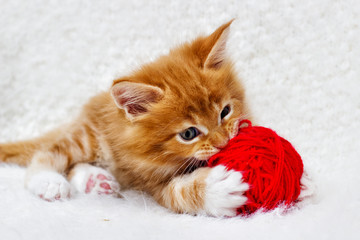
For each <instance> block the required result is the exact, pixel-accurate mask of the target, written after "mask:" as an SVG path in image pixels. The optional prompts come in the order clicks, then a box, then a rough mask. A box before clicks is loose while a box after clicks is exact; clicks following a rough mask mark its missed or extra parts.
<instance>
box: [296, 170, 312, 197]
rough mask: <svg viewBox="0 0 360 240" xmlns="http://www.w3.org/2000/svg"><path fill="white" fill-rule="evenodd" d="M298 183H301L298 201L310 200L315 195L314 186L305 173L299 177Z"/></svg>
mask: <svg viewBox="0 0 360 240" xmlns="http://www.w3.org/2000/svg"><path fill="white" fill-rule="evenodd" d="M300 183H301V192H300V195H299V200H304V199H307V198H310V197H312V196H313V195H314V194H315V192H316V190H315V189H316V186H315V184H314V182H313V181H312V179H311V178H310V176H309V175H308V174H307V173H306V172H303V175H302V176H301V179H300Z"/></svg>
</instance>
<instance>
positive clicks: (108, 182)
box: [70, 164, 120, 196]
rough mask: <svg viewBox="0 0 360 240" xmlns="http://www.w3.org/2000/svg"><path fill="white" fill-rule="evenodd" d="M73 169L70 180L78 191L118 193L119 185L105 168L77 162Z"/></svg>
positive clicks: (115, 194)
mask: <svg viewBox="0 0 360 240" xmlns="http://www.w3.org/2000/svg"><path fill="white" fill-rule="evenodd" d="M74 171H75V173H74V176H73V177H72V179H71V181H70V182H71V184H72V185H73V186H74V187H75V188H76V190H78V191H79V192H82V193H87V194H100V195H102V194H110V195H114V196H117V195H118V194H119V191H120V185H119V184H118V182H117V181H116V180H115V178H114V176H113V175H111V173H109V172H108V171H106V170H105V169H103V168H99V167H94V166H92V165H89V164H79V165H77V166H76V168H75V169H74Z"/></svg>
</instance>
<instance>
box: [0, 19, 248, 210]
mask: <svg viewBox="0 0 360 240" xmlns="http://www.w3.org/2000/svg"><path fill="white" fill-rule="evenodd" d="M231 22H232V21H230V22H228V23H226V24H224V25H222V26H220V27H219V28H218V29H217V30H216V31H215V32H214V33H212V34H211V35H209V36H207V37H199V38H197V39H195V40H194V41H192V42H190V43H185V44H183V45H181V46H180V47H177V48H175V49H172V50H171V51H170V52H169V54H168V55H166V56H162V57H160V58H158V59H157V60H156V61H154V62H152V63H149V64H146V65H144V66H142V67H141V68H140V69H138V70H137V71H135V72H134V73H132V74H131V75H130V76H127V77H123V78H120V79H117V80H115V81H114V82H113V85H112V87H111V89H110V91H109V92H103V93H100V94H99V95H97V96H95V97H93V98H92V99H91V100H90V101H89V102H88V103H87V104H86V105H85V106H84V108H83V110H82V113H81V114H80V116H79V117H78V118H77V119H76V120H75V121H74V122H72V123H71V124H70V125H68V126H67V127H63V128H61V129H58V130H55V131H53V132H50V133H48V134H46V135H44V136H42V137H39V138H36V139H34V140H29V141H23V142H16V143H6V144H0V160H1V161H3V162H7V163H16V164H19V165H24V166H28V169H27V172H26V180H25V181H26V182H25V186H26V188H28V189H29V190H30V191H31V192H33V193H34V194H36V195H38V196H39V197H41V198H43V199H45V200H48V201H53V200H59V199H66V198H68V197H70V195H71V194H73V192H72V189H73V188H75V189H76V190H77V191H79V192H84V193H89V194H114V195H115V194H117V193H119V191H120V188H121V190H124V189H128V188H131V189H135V190H140V191H144V192H147V193H148V194H150V195H151V196H153V197H154V198H155V199H156V200H157V201H158V202H159V203H160V204H161V205H163V206H165V207H167V208H169V209H172V210H173V211H175V212H178V213H190V214H208V215H212V216H234V215H236V208H238V207H240V206H241V205H242V204H244V203H245V202H246V200H247V199H246V197H244V196H243V192H244V191H246V190H247V189H248V186H247V185H246V184H245V183H242V180H241V178H242V176H241V173H239V172H234V171H226V170H225V168H224V167H222V166H218V167H215V168H208V167H204V166H203V165H204V163H206V160H207V159H209V157H211V156H212V155H214V154H215V153H217V152H218V151H219V149H221V148H222V147H224V146H225V145H226V144H227V142H228V141H229V139H231V138H232V137H234V136H235V135H236V134H237V131H238V124H239V121H240V120H241V119H243V118H245V116H246V118H249V116H248V115H247V113H248V109H247V107H246V104H245V99H244V89H243V87H242V85H241V84H240V82H239V79H238V78H237V77H236V75H235V73H234V70H233V65H232V63H231V61H230V60H229V59H227V58H226V57H225V46H226V41H227V36H228V32H229V27H230V24H231Z"/></svg>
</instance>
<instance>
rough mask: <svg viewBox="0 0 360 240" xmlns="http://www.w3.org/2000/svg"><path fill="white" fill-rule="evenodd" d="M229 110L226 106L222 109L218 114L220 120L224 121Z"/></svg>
mask: <svg viewBox="0 0 360 240" xmlns="http://www.w3.org/2000/svg"><path fill="white" fill-rule="evenodd" d="M230 110H231V108H230V106H229V105H226V106H225V107H224V109H223V110H222V111H221V114H220V116H221V119H224V117H226V116H227V115H228V114H229V112H230Z"/></svg>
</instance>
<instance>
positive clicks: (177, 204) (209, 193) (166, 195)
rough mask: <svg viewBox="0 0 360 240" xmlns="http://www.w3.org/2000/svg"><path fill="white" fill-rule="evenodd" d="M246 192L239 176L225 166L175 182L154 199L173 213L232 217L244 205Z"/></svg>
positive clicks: (196, 173)
mask: <svg viewBox="0 0 360 240" xmlns="http://www.w3.org/2000/svg"><path fill="white" fill-rule="evenodd" d="M248 188H249V187H248V185H247V184H246V183H243V182H242V175H241V173H240V172H236V171H233V170H226V168H225V167H224V166H217V167H214V168H207V167H205V168H199V169H197V170H195V171H194V172H192V173H191V174H188V175H183V176H178V177H176V178H174V179H173V180H172V181H171V182H170V183H169V184H168V185H167V186H165V187H164V188H163V189H162V191H161V192H160V194H158V195H157V199H158V201H159V202H160V203H161V204H162V205H164V206H165V207H167V208H170V209H172V210H173V211H175V212H180V213H190V214H203V213H205V214H207V215H211V216H216V217H222V216H235V215H236V209H237V208H239V207H241V206H242V205H243V204H245V202H246V201H247V198H246V197H245V196H244V195H243V194H244V192H245V191H246V190H248Z"/></svg>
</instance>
